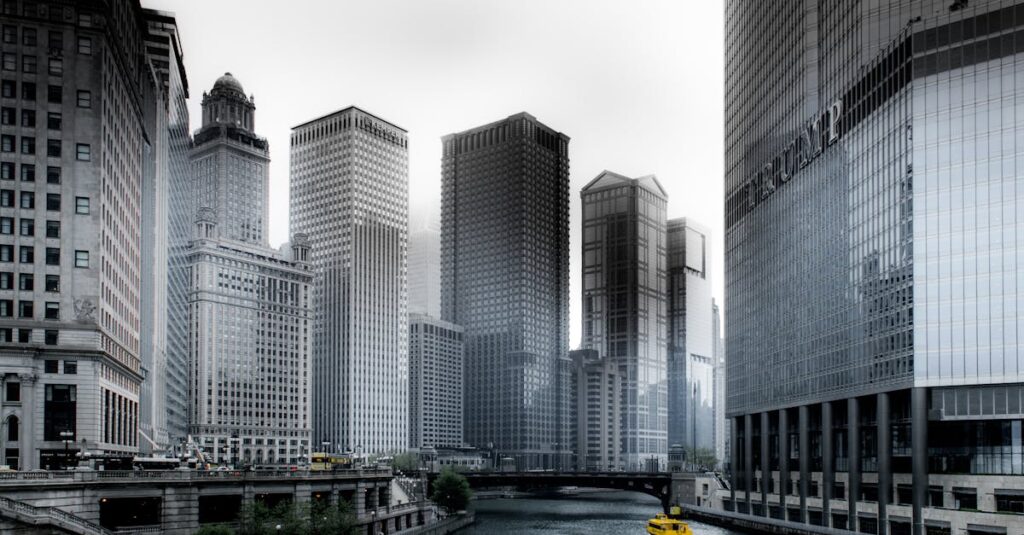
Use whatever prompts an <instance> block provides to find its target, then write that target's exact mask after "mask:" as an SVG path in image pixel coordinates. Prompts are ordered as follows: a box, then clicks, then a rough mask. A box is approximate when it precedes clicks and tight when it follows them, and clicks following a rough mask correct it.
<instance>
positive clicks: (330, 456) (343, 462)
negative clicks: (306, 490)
mask: <svg viewBox="0 0 1024 535" xmlns="http://www.w3.org/2000/svg"><path fill="white" fill-rule="evenodd" d="M309 460H310V463H309V469H310V470H314V471H323V470H348V469H351V468H352V457H350V456H348V455H344V454H340V453H324V452H314V453H313V454H312V455H310V457H309Z"/></svg>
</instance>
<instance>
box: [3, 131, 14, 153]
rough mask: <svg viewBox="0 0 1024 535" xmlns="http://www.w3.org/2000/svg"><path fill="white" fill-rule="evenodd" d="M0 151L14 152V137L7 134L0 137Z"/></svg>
mask: <svg viewBox="0 0 1024 535" xmlns="http://www.w3.org/2000/svg"><path fill="white" fill-rule="evenodd" d="M0 151H3V152H14V136H12V135H9V134H4V135H2V136H0Z"/></svg>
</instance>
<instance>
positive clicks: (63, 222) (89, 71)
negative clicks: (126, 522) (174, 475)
mask: <svg viewBox="0 0 1024 535" xmlns="http://www.w3.org/2000/svg"><path fill="white" fill-rule="evenodd" d="M0 14H2V25H0V28H2V33H3V46H2V50H0V124H2V125H3V126H2V128H0V376H2V378H3V401H2V414H0V424H2V432H0V453H2V455H3V461H2V462H3V464H7V465H10V466H12V467H17V468H20V469H34V468H47V467H52V468H60V467H64V466H68V465H70V464H74V457H73V456H74V454H75V453H76V452H79V451H82V450H83V449H87V450H89V451H91V452H98V453H102V454H103V455H105V456H108V457H117V456H121V457H122V458H130V457H131V456H132V455H134V453H135V452H136V451H138V422H139V393H140V387H141V383H142V379H143V377H142V368H141V362H140V351H141V348H140V333H139V330H140V321H141V310H140V309H141V302H140V288H141V286H142V280H141V279H142V276H143V275H142V261H141V256H142V251H141V243H142V223H143V221H142V213H141V211H142V204H143V200H142V190H143V177H144V175H145V167H146V160H147V158H149V157H150V156H151V154H150V150H151V149H152V147H147V132H145V130H144V125H145V120H144V117H143V114H144V111H143V110H145V109H147V108H149V104H147V103H146V101H145V98H146V97H145V95H144V88H145V86H146V84H148V83H150V81H151V77H150V75H149V70H148V65H147V61H146V56H145V50H144V34H145V33H146V26H145V22H144V17H143V13H142V10H141V8H140V7H139V4H138V2H133V1H128V0H124V1H112V2H103V3H50V2H36V1H32V0H21V1H5V2H2V3H0ZM66 452H67V453H66Z"/></svg>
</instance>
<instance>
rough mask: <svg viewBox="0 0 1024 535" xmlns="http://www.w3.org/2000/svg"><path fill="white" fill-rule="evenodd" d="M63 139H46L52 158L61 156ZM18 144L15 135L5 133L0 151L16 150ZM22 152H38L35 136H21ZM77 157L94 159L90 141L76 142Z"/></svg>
mask: <svg viewBox="0 0 1024 535" xmlns="http://www.w3.org/2000/svg"><path fill="white" fill-rule="evenodd" d="M62 146H63V145H62V143H61V140H59V139H47V140H46V155H47V156H49V157H51V158H60V156H61V148H62ZM17 147H18V144H17V143H16V139H15V137H14V136H13V135H10V134H4V135H2V136H0V152H15V151H16V150H17ZM21 153H22V154H29V155H31V154H35V153H36V138H34V137H27V136H22V137H21ZM75 159H76V160H78V161H80V162H88V161H91V160H92V147H91V146H90V145H89V144H88V143H76V144H75Z"/></svg>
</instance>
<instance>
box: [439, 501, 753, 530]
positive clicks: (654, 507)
mask: <svg viewBox="0 0 1024 535" xmlns="http://www.w3.org/2000/svg"><path fill="white" fill-rule="evenodd" d="M470 507H471V508H472V509H473V510H474V511H476V524H475V525H473V526H472V527H470V528H469V529H467V530H464V531H460V532H459V535H463V534H465V535H499V534H500V535H505V534H509V535H511V534H516V535H520V534H529V535H535V534H552V535H553V534H559V535H563V534H564V535H632V534H637V535H643V534H645V533H646V531H645V530H644V526H645V525H646V524H647V520H648V519H650V518H652V517H654V515H655V514H656V513H660V512H661V504H660V503H659V502H658V500H657V498H654V497H653V496H647V495H644V494H639V493H635V492H599V493H588V494H580V495H578V496H573V497H564V498H563V497H559V498H544V499H534V498H517V499H499V500H477V501H474V502H473V503H472V505H471V506H470ZM689 524H690V527H691V528H692V529H693V531H694V533H695V534H696V535H737V532H735V531H730V530H727V529H724V528H719V527H715V526H709V525H706V524H701V523H700V522H690V523H689Z"/></svg>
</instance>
